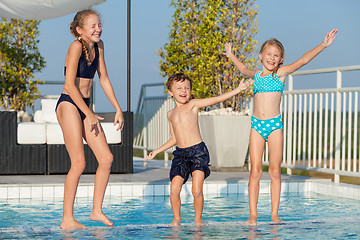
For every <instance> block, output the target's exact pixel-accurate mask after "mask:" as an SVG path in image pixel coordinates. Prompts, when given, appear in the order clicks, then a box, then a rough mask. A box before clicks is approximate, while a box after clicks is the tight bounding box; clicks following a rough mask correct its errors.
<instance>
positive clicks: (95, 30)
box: [55, 10, 124, 229]
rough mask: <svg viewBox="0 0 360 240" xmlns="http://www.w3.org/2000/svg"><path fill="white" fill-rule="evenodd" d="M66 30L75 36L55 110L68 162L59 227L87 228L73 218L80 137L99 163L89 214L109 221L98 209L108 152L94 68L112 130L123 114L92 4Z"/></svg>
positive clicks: (108, 165)
mask: <svg viewBox="0 0 360 240" xmlns="http://www.w3.org/2000/svg"><path fill="white" fill-rule="evenodd" d="M70 31H71V33H72V34H73V35H74V36H75V38H76V39H77V40H76V41H74V42H73V43H71V45H70V47H69V50H68V52H67V55H66V58H65V72H64V73H65V84H64V89H63V91H62V94H61V96H60V98H59V101H58V103H57V106H56V110H55V111H56V115H57V119H58V122H59V124H60V126H61V129H62V132H63V135H64V141H65V146H66V149H67V151H68V153H69V156H70V159H71V168H70V170H69V173H68V174H67V176H66V179H65V186H64V202H63V219H62V222H61V225H60V227H61V228H63V229H83V228H86V227H85V226H84V225H83V224H81V223H79V222H77V221H76V220H75V218H74V215H73V209H74V200H75V195H76V190H77V186H78V183H79V179H80V176H81V174H82V172H83V171H84V168H85V155H84V145H83V138H84V139H85V141H86V142H87V144H88V145H89V147H90V148H91V149H92V151H93V152H94V155H95V156H96V159H97V161H98V163H99V166H98V169H97V171H96V175H95V187H94V198H93V209H92V212H91V214H90V219H91V220H94V221H100V222H103V223H104V224H106V225H108V226H112V225H113V223H112V222H111V221H110V220H109V219H108V218H107V217H106V216H105V214H104V213H103V212H102V203H103V199H104V194H105V190H106V186H107V183H108V180H109V175H110V168H111V164H112V160H113V156H112V153H111V152H110V149H109V147H108V145H107V142H106V138H105V135H104V132H103V131H102V128H101V125H100V122H99V120H102V118H101V117H99V116H97V115H96V114H95V113H94V112H93V111H92V109H91V108H90V94H91V87H92V84H93V78H94V75H95V72H97V73H98V75H99V81H100V84H101V87H102V88H103V90H104V92H105V94H106V96H107V97H108V98H109V100H110V102H111V104H112V105H113V106H114V108H115V110H116V114H115V119H114V125H116V124H117V123H118V124H119V125H118V128H117V130H122V128H123V125H124V118H123V115H122V111H121V108H120V106H119V103H118V101H117V99H116V97H115V94H114V90H113V87H112V85H111V82H110V80H109V77H108V74H107V71H106V65H105V60H104V43H103V41H101V40H100V36H101V33H102V28H101V22H100V20H99V15H98V13H96V12H95V11H93V10H83V11H80V12H78V13H77V14H76V15H75V17H74V20H73V21H72V23H71V25H70Z"/></svg>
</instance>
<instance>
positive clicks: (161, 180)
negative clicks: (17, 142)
mask: <svg viewBox="0 0 360 240" xmlns="http://www.w3.org/2000/svg"><path fill="white" fill-rule="evenodd" d="M169 171H170V168H169V167H168V168H165V167H163V162H162V161H158V162H157V161H149V162H148V166H147V167H144V166H143V161H139V160H134V173H133V174H111V175H110V180H109V183H110V184H111V183H128V184H131V183H133V184H139V183H141V184H144V183H148V184H149V183H150V184H168V183H169ZM65 177H66V175H2V176H0V186H7V185H39V184H43V185H51V184H54V185H58V184H64V181H65ZM306 179H310V178H309V177H301V176H288V175H282V181H305V180H306ZM248 180H249V171H241V172H215V171H212V172H211V175H210V176H209V177H208V178H207V179H206V180H205V181H206V182H247V181H248ZM261 180H262V181H267V180H270V177H269V174H268V173H267V172H264V173H263V176H262V178H261ZM313 180H314V179H313ZM318 180H320V179H318ZM93 182H94V174H83V175H82V176H81V178H80V184H91V183H93Z"/></svg>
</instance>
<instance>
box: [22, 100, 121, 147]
mask: <svg viewBox="0 0 360 240" xmlns="http://www.w3.org/2000/svg"><path fill="white" fill-rule="evenodd" d="M56 103H57V98H44V99H41V110H38V111H36V112H35V115H34V122H19V123H18V131H17V142H18V144H64V138H63V134H62V131H61V127H60V125H59V123H58V121H57V118H56V113H55V107H56ZM101 126H102V128H103V130H104V133H105V136H106V139H107V142H108V144H119V143H121V131H116V129H117V126H114V124H113V123H112V122H101ZM84 143H85V144H86V142H85V141H84Z"/></svg>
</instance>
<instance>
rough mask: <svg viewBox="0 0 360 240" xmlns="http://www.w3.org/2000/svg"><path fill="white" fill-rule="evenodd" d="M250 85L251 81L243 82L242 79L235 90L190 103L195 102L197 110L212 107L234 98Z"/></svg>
mask: <svg viewBox="0 0 360 240" xmlns="http://www.w3.org/2000/svg"><path fill="white" fill-rule="evenodd" d="M252 83H253V80H248V81H246V82H245V80H244V79H242V80H241V81H240V84H239V86H238V87H237V88H235V89H234V90H231V91H229V92H226V93H224V94H221V95H219V96H216V97H211V98H203V99H193V100H192V101H194V102H195V105H196V106H197V108H202V107H208V106H211V105H214V104H216V103H219V102H223V101H225V100H227V99H229V98H231V97H233V96H235V95H236V94H239V93H240V92H241V91H243V90H245V89H246V88H248V87H249V86H250V85H251V84H252Z"/></svg>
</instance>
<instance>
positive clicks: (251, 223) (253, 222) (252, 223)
mask: <svg viewBox="0 0 360 240" xmlns="http://www.w3.org/2000/svg"><path fill="white" fill-rule="evenodd" d="M256 221H257V217H256V216H251V215H250V217H249V219H248V220H247V221H246V222H245V225H249V226H256Z"/></svg>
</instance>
